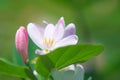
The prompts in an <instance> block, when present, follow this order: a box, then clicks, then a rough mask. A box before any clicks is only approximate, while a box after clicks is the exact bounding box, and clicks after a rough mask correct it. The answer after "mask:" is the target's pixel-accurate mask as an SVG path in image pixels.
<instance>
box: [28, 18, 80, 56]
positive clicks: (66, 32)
mask: <svg viewBox="0 0 120 80" xmlns="http://www.w3.org/2000/svg"><path fill="white" fill-rule="evenodd" d="M27 31H28V34H29V36H30V38H31V39H32V41H33V42H34V43H35V44H36V45H37V46H38V47H39V48H41V50H39V49H37V50H36V53H37V54H41V55H44V54H47V53H48V52H50V51H52V50H54V49H56V48H59V47H63V46H68V45H74V44H76V43H77V42H78V37H77V35H75V25H74V24H73V23H70V24H69V25H68V26H67V27H65V23H64V18H63V17H61V18H60V19H59V21H58V23H57V24H56V25H53V24H47V26H46V27H45V29H44V28H42V27H39V26H37V25H35V24H33V23H29V24H28V26H27Z"/></svg>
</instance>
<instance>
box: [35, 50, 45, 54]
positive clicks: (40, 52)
mask: <svg viewBox="0 0 120 80" xmlns="http://www.w3.org/2000/svg"><path fill="white" fill-rule="evenodd" d="M35 53H36V54H39V55H45V54H47V53H45V52H44V51H41V50H39V49H36V50H35Z"/></svg>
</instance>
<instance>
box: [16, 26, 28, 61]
mask: <svg viewBox="0 0 120 80" xmlns="http://www.w3.org/2000/svg"><path fill="white" fill-rule="evenodd" d="M15 45H16V49H17V51H18V53H19V54H20V55H21V57H22V58H23V60H24V62H25V63H27V58H28V34H27V31H26V29H25V27H20V28H19V29H18V30H17V32H16V35H15Z"/></svg>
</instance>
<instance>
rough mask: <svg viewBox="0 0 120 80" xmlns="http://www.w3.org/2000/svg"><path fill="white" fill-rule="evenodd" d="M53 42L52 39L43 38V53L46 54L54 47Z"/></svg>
mask: <svg viewBox="0 0 120 80" xmlns="http://www.w3.org/2000/svg"><path fill="white" fill-rule="evenodd" d="M54 43H55V41H54V39H53V38H52V39H51V38H43V45H44V46H45V51H46V52H48V51H49V49H50V48H51V47H52V46H53V45H54Z"/></svg>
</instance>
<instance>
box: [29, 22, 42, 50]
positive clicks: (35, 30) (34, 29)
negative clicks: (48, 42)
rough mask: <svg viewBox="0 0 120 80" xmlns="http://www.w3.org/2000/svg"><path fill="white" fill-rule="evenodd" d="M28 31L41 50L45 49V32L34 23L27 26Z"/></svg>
mask: <svg viewBox="0 0 120 80" xmlns="http://www.w3.org/2000/svg"><path fill="white" fill-rule="evenodd" d="M27 31H28V34H29V36H30V38H31V39H32V41H33V42H34V43H35V44H36V45H37V46H38V47H40V48H41V49H43V48H44V46H43V44H42V38H43V34H44V30H43V28H42V27H38V26H36V25H35V24H33V23H29V24H28V26H27Z"/></svg>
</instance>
